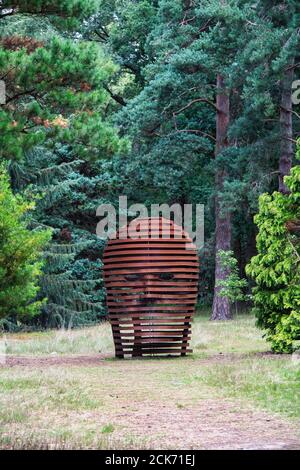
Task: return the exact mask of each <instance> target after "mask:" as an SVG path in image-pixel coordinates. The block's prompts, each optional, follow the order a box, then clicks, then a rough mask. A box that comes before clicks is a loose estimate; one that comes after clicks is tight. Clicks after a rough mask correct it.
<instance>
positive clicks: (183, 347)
mask: <svg viewBox="0 0 300 470" xmlns="http://www.w3.org/2000/svg"><path fill="white" fill-rule="evenodd" d="M133 222H136V223H133ZM133 222H131V224H130V225H129V226H127V227H123V228H122V229H120V230H119V232H118V233H117V238H116V239H113V240H109V242H108V244H107V246H106V249H105V251H104V281H105V286H106V290H107V306H108V312H109V321H110V323H111V326H112V332H113V339H114V344H115V351H116V357H124V356H125V355H131V356H144V355H156V354H159V355H160V354H168V355H172V354H180V355H185V354H186V353H188V352H191V350H190V349H189V340H190V335H191V319H192V317H193V314H194V309H195V303H196V298H197V282H198V268H199V267H198V256H197V252H196V248H195V247H194V246H193V245H192V242H191V239H190V238H189V236H188V234H186V233H185V232H184V231H183V229H182V228H181V227H179V226H178V225H176V224H174V223H173V222H171V221H170V220H166V219H163V218H147V219H135V221H133ZM187 248H188V249H187Z"/></svg>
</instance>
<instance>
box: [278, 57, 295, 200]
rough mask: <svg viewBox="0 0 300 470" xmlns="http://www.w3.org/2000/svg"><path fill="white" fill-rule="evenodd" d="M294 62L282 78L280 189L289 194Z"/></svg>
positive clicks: (292, 147)
mask: <svg viewBox="0 0 300 470" xmlns="http://www.w3.org/2000/svg"><path fill="white" fill-rule="evenodd" d="M294 62H295V61H293V62H292V63H291V64H290V66H289V68H288V69H287V70H286V72H285V74H284V78H283V80H282V95H281V106H280V158H279V191H280V192H281V193H283V194H288V193H289V190H288V188H287V186H286V185H285V184H284V180H283V179H284V177H285V176H286V175H289V174H290V171H291V167H292V164H293V157H294V144H293V113H292V107H293V103H292V93H293V91H292V83H293V80H294Z"/></svg>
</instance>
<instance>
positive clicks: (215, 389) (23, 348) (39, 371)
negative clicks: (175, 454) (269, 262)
mask: <svg viewBox="0 0 300 470" xmlns="http://www.w3.org/2000/svg"><path fill="white" fill-rule="evenodd" d="M1 340H2V341H1V342H2V346H3V344H5V347H6V352H7V355H6V357H2V364H1V367H0V432H1V437H0V447H1V448H2V449H3V448H4V449H10V448H26V449H30V448H41V449H44V448H98V449H142V448H144V449H299V448H300V433H299V417H300V386H299V385H300V359H298V358H297V356H295V355H294V356H288V355H274V354H270V352H269V346H268V344H266V342H265V341H264V340H263V339H262V338H261V331H259V330H257V329H256V328H255V320H254V318H253V317H252V316H250V315H243V316H239V317H238V318H236V319H235V320H233V321H231V322H210V321H209V320H208V315H205V314H203V313H202V314H201V315H198V316H197V317H196V319H195V321H194V324H193V340H192V347H193V350H194V353H193V355H191V356H190V357H186V358H163V359H155V358H144V359H134V360H127V359H126V360H116V359H114V357H113V343H112V338H111V333H110V327H109V325H108V324H107V323H103V324H101V325H99V326H96V327H91V328H84V329H81V330H73V331H66V330H60V331H46V332H42V333H22V334H7V335H6V336H5V337H4V336H2V338H1ZM2 349H3V347H2Z"/></svg>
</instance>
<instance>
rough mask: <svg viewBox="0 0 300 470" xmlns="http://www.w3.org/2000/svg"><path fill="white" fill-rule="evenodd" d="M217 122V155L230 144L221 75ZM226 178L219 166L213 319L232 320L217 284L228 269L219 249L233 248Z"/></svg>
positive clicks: (226, 101) (226, 103)
mask: <svg viewBox="0 0 300 470" xmlns="http://www.w3.org/2000/svg"><path fill="white" fill-rule="evenodd" d="M217 89H218V94H217V118H216V119H217V123H216V151H215V156H216V157H217V156H218V155H219V153H221V152H222V151H223V150H224V148H226V147H227V146H228V137H227V132H228V127H229V120H230V108H229V96H228V95H227V93H226V89H225V84H224V78H223V77H222V76H221V75H218V77H217ZM225 178H226V169H225V168H217V169H216V176H215V185H216V191H217V195H216V200H215V219H216V235H215V262H216V267H215V288H214V300H213V311H212V316H211V319H212V320H230V319H231V312H230V303H229V300H228V298H226V297H220V295H219V291H220V289H221V288H220V287H218V286H217V283H218V281H220V280H223V279H225V277H226V274H227V273H226V270H224V269H223V268H222V267H221V264H220V260H219V257H218V252H219V250H230V248H231V214H230V212H225V213H224V212H223V211H222V207H221V205H222V201H221V200H220V196H219V192H220V191H222V190H223V188H224V181H225Z"/></svg>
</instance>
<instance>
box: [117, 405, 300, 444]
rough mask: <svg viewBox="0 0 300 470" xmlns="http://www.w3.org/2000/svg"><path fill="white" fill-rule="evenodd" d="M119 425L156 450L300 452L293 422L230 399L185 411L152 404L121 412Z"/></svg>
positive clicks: (299, 438) (118, 416) (188, 408)
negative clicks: (143, 439) (145, 439)
mask: <svg viewBox="0 0 300 470" xmlns="http://www.w3.org/2000/svg"><path fill="white" fill-rule="evenodd" d="M116 422H117V423H118V424H122V423H123V424H124V426H127V427H128V428H130V430H131V432H133V433H134V434H135V435H136V436H137V437H141V436H144V437H145V438H147V439H149V442H150V443H151V445H152V448H155V449H164V448H169V449H300V437H299V433H298V436H297V435H296V429H293V428H292V427H291V425H290V423H287V422H286V421H285V420H282V419H280V418H278V417H274V416H272V415H270V414H269V413H266V412H261V411H260V412H259V411H254V410H253V409H251V408H250V407H249V409H247V408H246V409H245V408H244V407H243V408H239V404H237V403H233V402H230V401H227V400H223V401H219V400H218V401H216V400H203V401H202V402H201V403H200V404H198V405H197V406H193V407H184V408H181V409H178V408H174V407H172V406H161V407H157V403H155V404H153V405H152V404H151V403H149V405H144V406H143V407H142V408H140V409H137V410H135V411H134V412H132V413H130V415H128V414H127V413H123V414H122V413H120V414H119V415H117V416H116ZM153 435H156V436H157V437H156V439H153Z"/></svg>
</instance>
